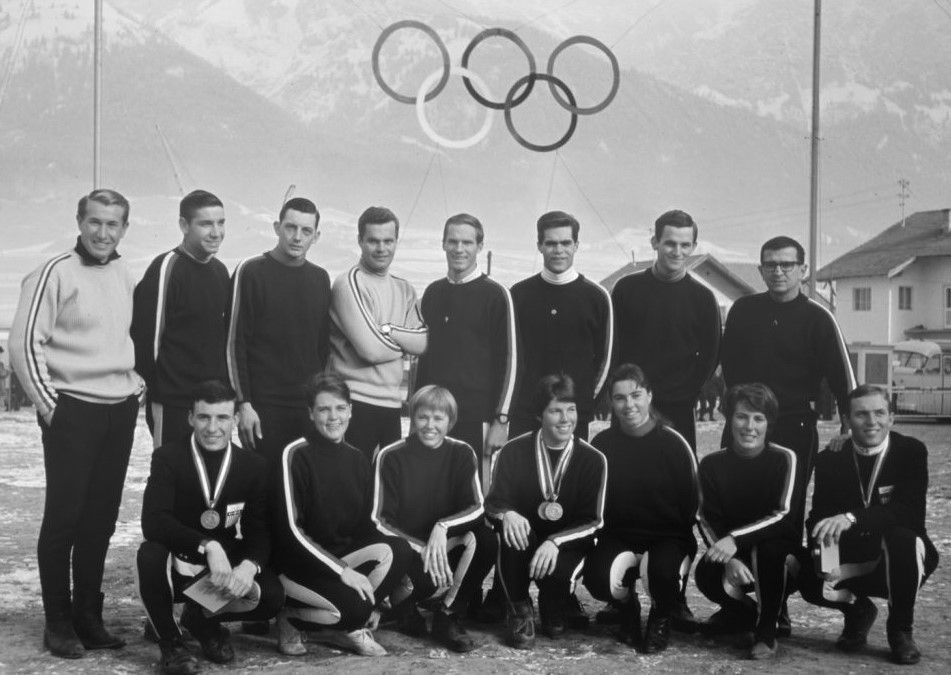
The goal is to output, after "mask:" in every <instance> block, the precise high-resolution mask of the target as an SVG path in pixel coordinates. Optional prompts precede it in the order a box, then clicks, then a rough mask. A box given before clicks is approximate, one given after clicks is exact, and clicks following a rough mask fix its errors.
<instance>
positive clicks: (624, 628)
mask: <svg viewBox="0 0 951 675" xmlns="http://www.w3.org/2000/svg"><path fill="white" fill-rule="evenodd" d="M615 607H616V608H617V609H616V611H617V613H618V617H619V621H618V623H619V624H620V627H619V628H618V632H617V639H618V640H620V641H621V642H623V643H624V644H626V645H630V646H631V647H637V646H639V645H640V644H641V603H640V601H639V600H638V599H637V596H636V595H635V596H633V597H632V598H631V599H630V600H629V601H628V602H626V603H624V604H623V605H615Z"/></svg>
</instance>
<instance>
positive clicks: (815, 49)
mask: <svg viewBox="0 0 951 675" xmlns="http://www.w3.org/2000/svg"><path fill="white" fill-rule="evenodd" d="M821 16H822V0H815V21H814V23H813V35H812V168H811V171H810V180H809V183H810V184H809V267H810V271H809V279H810V282H809V297H811V298H813V299H814V298H815V297H816V273H817V272H818V271H819V28H820V18H821Z"/></svg>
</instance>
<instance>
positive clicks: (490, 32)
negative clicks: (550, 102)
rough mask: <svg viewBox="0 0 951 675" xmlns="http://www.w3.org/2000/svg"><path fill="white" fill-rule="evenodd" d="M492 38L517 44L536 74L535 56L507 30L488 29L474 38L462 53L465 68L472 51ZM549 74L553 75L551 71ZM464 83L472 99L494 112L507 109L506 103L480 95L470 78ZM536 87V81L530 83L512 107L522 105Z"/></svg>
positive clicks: (519, 39) (532, 71)
mask: <svg viewBox="0 0 951 675" xmlns="http://www.w3.org/2000/svg"><path fill="white" fill-rule="evenodd" d="M490 37H504V38H508V39H509V40H511V41H512V42H513V43H514V44H515V46H516V47H518V48H519V49H521V50H522V53H523V54H525V58H526V59H528V72H529V74H531V75H534V74H535V56H534V55H533V54H532V52H531V51H530V50H529V49H528V45H527V44H525V41H524V40H522V38H520V37H519V36H518V35H516V34H515V33H514V32H512V31H510V30H508V29H506V28H486V29H485V30H484V31H482V32H481V33H479V34H478V35H476V36H475V37H474V38H472V40H471V41H470V42H469V46H468V47H466V50H465V51H464V52H463V53H462V67H463V68H468V67H469V57H471V56H472V51H473V50H474V49H475V48H476V47H477V46H478V45H479V43H480V42H482V41H483V40H487V39H488V38H490ZM548 74H549V75H551V70H550V69H549V72H548ZM462 82H463V84H465V85H466V89H467V90H468V91H469V93H470V94H471V95H472V98H474V99H475V100H476V101H478V102H479V103H481V104H482V105H484V106H486V107H487V108H492V109H493V110H503V109H504V108H505V102H504V101H503V102H501V103H499V102H496V101H490V100H488V99H487V98H485V97H483V96H482V95H480V94H479V92H477V91H476V90H475V88H474V87H473V86H472V84H471V83H470V82H469V78H468V77H463V78H462ZM534 86H535V81H534V80H531V81H529V83H528V86H527V87H526V88H525V91H523V92H522V93H521V95H520V96H518V97H517V98H516V99H515V100H514V101H512V107H515V106H517V105H520V104H521V103H522V102H523V101H524V100H525V99H527V98H528V96H529V94H531V93H532V88H533V87H534Z"/></svg>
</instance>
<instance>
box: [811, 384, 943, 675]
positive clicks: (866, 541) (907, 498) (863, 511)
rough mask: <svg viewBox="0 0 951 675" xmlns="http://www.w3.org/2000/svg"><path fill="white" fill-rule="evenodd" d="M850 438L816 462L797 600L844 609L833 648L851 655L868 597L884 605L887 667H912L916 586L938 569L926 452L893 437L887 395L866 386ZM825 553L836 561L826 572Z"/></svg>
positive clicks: (865, 625)
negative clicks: (929, 524)
mask: <svg viewBox="0 0 951 675" xmlns="http://www.w3.org/2000/svg"><path fill="white" fill-rule="evenodd" d="M848 404H849V408H848V418H847V419H848V424H849V429H850V430H851V432H852V436H851V439H850V440H848V441H846V443H845V445H844V446H843V447H842V448H841V450H838V451H835V450H832V449H831V448H827V449H826V450H824V451H823V452H821V453H819V458H818V460H817V461H816V483H815V492H814V493H813V496H812V512H811V513H810V514H809V522H808V523H807V525H808V530H809V542H810V545H811V546H810V548H811V550H813V551H816V552H817V553H818V555H817V556H816V558H818V559H816V558H814V557H811V556H810V557H807V558H806V559H805V561H804V565H803V569H802V572H801V573H800V575H799V587H800V591H801V593H802V597H803V598H805V599H806V600H808V601H809V602H811V603H813V604H816V605H820V606H822V607H831V608H833V609H838V610H839V611H841V612H842V615H843V618H844V620H845V621H844V623H845V625H844V627H843V628H842V634H841V635H840V636H839V639H838V640H837V641H836V645H835V646H836V647H837V648H839V649H840V650H842V651H844V652H856V651H858V650H860V649H861V648H862V647H864V646H865V644H866V642H867V641H868V632H869V630H870V629H871V627H872V624H873V623H874V622H875V617H876V616H877V615H878V609H877V608H876V607H875V604H874V603H872V601H871V600H869V599H868V598H869V596H873V597H879V598H887V599H888V621H887V623H886V626H885V629H886V632H887V636H888V646H889V647H890V648H891V658H892V661H894V662H895V663H898V664H902V665H905V664H913V663H918V661H919V660H920V659H921V652H920V651H919V650H918V646H917V645H916V644H915V640H914V637H913V634H912V629H913V625H914V618H915V600H916V598H917V594H918V589H920V588H921V586H922V585H923V584H924V583H925V581H926V580H927V579H928V577H929V576H931V573H932V572H934V570H935V568H936V567H937V566H938V552H937V550H936V549H935V547H934V544H933V543H932V542H931V539H929V538H928V532H927V530H926V528H925V497H926V493H927V491H928V450H927V448H925V446H924V444H923V443H922V442H921V441H919V440H917V439H915V438H912V437H910V436H903V435H902V434H900V433H898V432H896V431H892V430H891V429H892V425H893V424H894V422H895V416H894V413H893V411H892V410H891V409H890V406H889V402H888V391H887V390H886V389H883V388H881V387H877V386H874V385H867V384H863V385H861V386H859V387H857V388H856V389H854V390H852V392H851V393H850V394H849V396H848ZM822 549H827V550H828V549H832V550H835V551H836V552H837V556H835V557H836V558H837V559H838V560H837V562H838V564H837V565H835V566H834V567H832V568H830V569H828V570H824V569H823V567H822V564H821V558H822Z"/></svg>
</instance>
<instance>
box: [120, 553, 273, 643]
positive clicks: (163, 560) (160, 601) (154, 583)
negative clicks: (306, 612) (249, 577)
mask: <svg viewBox="0 0 951 675" xmlns="http://www.w3.org/2000/svg"><path fill="white" fill-rule="evenodd" d="M172 557H173V556H172V553H171V552H170V551H169V550H168V548H166V547H165V545H163V544H160V543H158V542H154V541H144V542H142V544H141V545H140V546H139V550H138V552H137V553H136V556H135V568H136V575H137V577H138V579H137V581H138V589H139V597H140V598H141V599H142V604H143V605H144V606H145V613H146V615H148V618H149V621H150V622H151V623H152V627H153V628H154V629H155V633H156V635H158V636H159V639H160V640H173V639H175V638H179V637H181V635H182V633H181V631H180V630H179V628H178V624H177V623H175V617H174V615H173V614H172V607H173V604H174V603H176V602H185V603H188V604H193V605H194V604H195V603H194V602H193V601H192V600H191V599H190V598H188V597H187V596H186V595H184V590H185V589H186V588H188V586H189V585H190V584H191V583H192V582H193V581H194V579H195V577H194V576H186V575H184V574H182V573H180V572H179V571H178V570H176V569H175V566H174V564H173V560H172ZM230 562H231V564H232V565H236V564H238V563H239V562H241V561H240V560H234V559H230ZM254 581H255V582H257V584H258V586H260V587H261V598H260V600H259V601H258V603H257V606H256V607H254V608H253V609H250V610H249V611H243V612H225V613H222V614H216V615H214V616H212V617H205V618H204V623H206V624H207V625H210V626H213V625H214V624H216V623H221V622H224V621H267V620H268V619H270V618H271V617H273V616H275V615H276V614H277V613H278V611H279V610H280V609H281V607H282V606H283V605H284V588H283V587H282V586H281V582H280V581H278V579H277V575H276V574H274V572H273V571H272V570H271V569H269V568H267V567H265V568H264V569H263V570H262V571H261V573H260V574H258V575H257V576H255V577H254ZM195 606H196V607H197V606H198V605H195ZM202 616H203V615H202ZM196 637H199V638H200V637H201V636H196Z"/></svg>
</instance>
